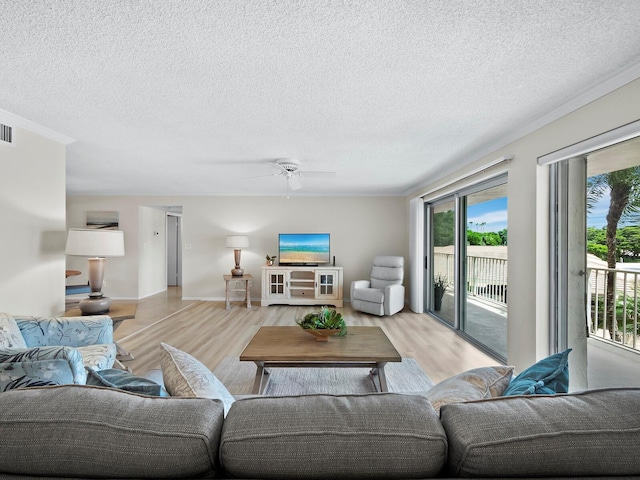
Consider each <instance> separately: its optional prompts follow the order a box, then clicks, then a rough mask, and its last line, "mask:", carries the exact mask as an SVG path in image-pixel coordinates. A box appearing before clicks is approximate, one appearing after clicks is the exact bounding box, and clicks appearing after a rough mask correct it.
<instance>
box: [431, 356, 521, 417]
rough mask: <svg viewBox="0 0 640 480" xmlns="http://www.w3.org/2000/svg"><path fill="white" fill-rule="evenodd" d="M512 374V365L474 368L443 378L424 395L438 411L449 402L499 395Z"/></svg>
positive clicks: (506, 385)
mask: <svg viewBox="0 0 640 480" xmlns="http://www.w3.org/2000/svg"><path fill="white" fill-rule="evenodd" d="M512 375H513V367H505V366H502V365H498V366H495V367H481V368H474V369H473V370H468V371H466V372H462V373H459V374H457V375H454V376H453V377H449V378H447V379H446V380H443V381H442V382H440V383H438V384H437V385H435V386H433V387H432V388H430V389H429V390H428V391H427V393H426V394H425V395H426V397H427V399H428V400H429V401H430V402H431V404H432V405H433V408H435V409H436V412H438V413H439V412H440V408H441V407H442V406H443V405H447V404H449V403H455V402H468V401H470V400H481V399H483V398H491V397H499V396H500V395H502V392H504V390H505V389H506V388H507V387H508V386H509V382H510V380H511V376H512Z"/></svg>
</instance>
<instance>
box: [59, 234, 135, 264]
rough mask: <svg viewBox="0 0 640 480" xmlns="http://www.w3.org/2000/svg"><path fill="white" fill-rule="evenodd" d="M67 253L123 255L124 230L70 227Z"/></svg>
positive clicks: (88, 255) (78, 254) (100, 255)
mask: <svg viewBox="0 0 640 480" xmlns="http://www.w3.org/2000/svg"><path fill="white" fill-rule="evenodd" d="M65 253H66V254H67V255H76V256H81V257H122V256H124V232H123V231H122V230H91V229H83V228H70V229H69V235H68V236H67V247H66V248H65Z"/></svg>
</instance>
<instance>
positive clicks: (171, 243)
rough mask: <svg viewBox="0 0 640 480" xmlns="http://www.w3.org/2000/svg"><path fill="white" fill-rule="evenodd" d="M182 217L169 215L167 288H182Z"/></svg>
mask: <svg viewBox="0 0 640 480" xmlns="http://www.w3.org/2000/svg"><path fill="white" fill-rule="evenodd" d="M181 225H182V217H181V216H180V215H177V214H174V213H167V286H168V287H180V286H182V236H181V232H182V227H181Z"/></svg>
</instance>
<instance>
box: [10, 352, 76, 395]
mask: <svg viewBox="0 0 640 480" xmlns="http://www.w3.org/2000/svg"><path fill="white" fill-rule="evenodd" d="M68 383H73V371H72V370H71V367H70V366H69V362H68V361H67V360H65V359H61V358H52V359H50V360H36V361H28V362H13V363H0V392H6V391H7V390H12V389H14V388H27V387H42V386H46V385H65V384H68Z"/></svg>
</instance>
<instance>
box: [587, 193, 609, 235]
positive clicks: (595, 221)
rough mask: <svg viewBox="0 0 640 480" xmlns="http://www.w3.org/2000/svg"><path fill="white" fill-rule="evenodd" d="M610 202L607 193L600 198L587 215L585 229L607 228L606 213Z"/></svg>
mask: <svg viewBox="0 0 640 480" xmlns="http://www.w3.org/2000/svg"><path fill="white" fill-rule="evenodd" d="M610 200H611V199H610V198H609V192H608V191H607V192H606V193H605V194H604V195H602V197H600V200H598V202H597V203H596V204H595V205H594V206H593V208H592V209H591V211H590V212H588V213H587V227H595V228H602V227H606V226H607V211H608V210H609V202H610Z"/></svg>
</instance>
